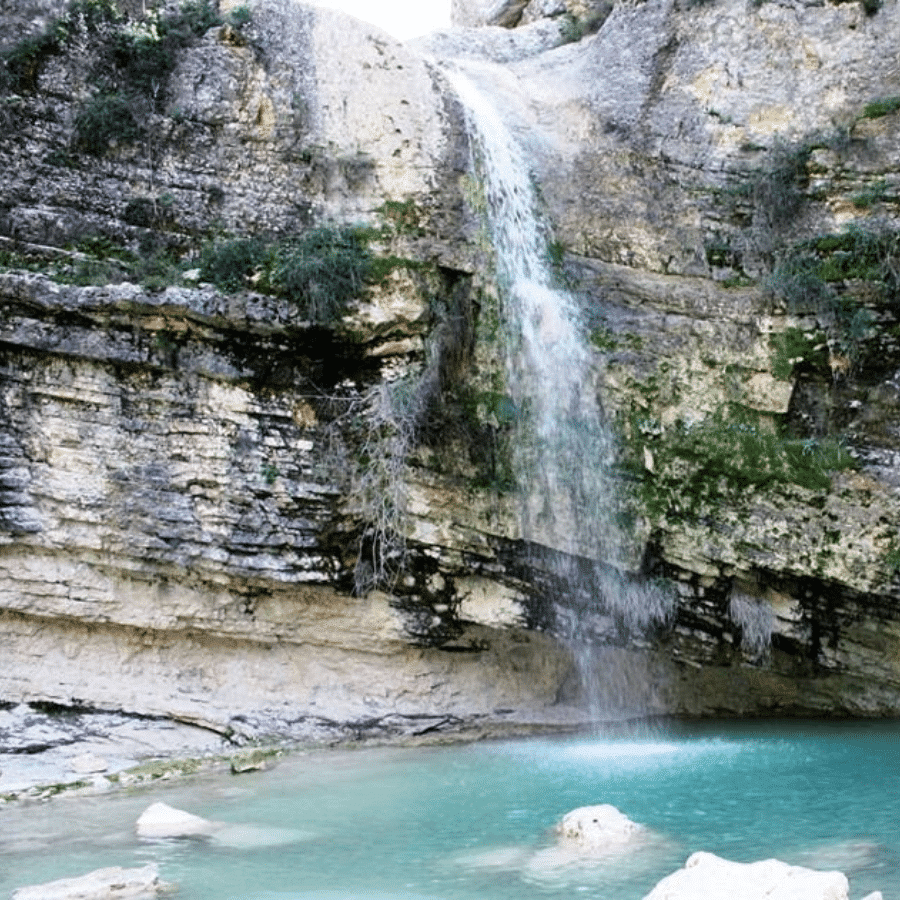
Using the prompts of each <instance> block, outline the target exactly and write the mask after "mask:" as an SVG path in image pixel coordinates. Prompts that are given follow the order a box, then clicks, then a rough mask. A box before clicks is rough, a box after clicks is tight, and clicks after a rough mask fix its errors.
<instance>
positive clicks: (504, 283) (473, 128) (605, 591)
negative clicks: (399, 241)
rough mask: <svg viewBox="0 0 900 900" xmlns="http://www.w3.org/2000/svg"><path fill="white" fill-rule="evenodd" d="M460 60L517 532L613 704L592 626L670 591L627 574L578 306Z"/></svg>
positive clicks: (533, 203) (604, 625)
mask: <svg viewBox="0 0 900 900" xmlns="http://www.w3.org/2000/svg"><path fill="white" fill-rule="evenodd" d="M463 65H465V64H464V63H461V62H459V61H457V62H456V63H455V64H454V65H453V67H451V68H450V69H448V71H447V76H448V78H449V80H450V82H451V84H452V86H453V88H454V90H455V91H456V93H457V95H458V97H459V98H460V100H461V101H462V103H463V106H464V108H465V110H466V115H467V121H468V127H469V132H470V139H471V143H472V146H473V148H474V153H473V157H474V158H473V161H472V166H473V170H474V172H475V173H476V180H477V181H478V183H479V184H480V187H481V193H483V200H484V209H485V216H486V219H487V227H488V232H489V240H490V244H491V247H492V249H493V255H494V265H495V269H496V278H497V285H498V289H499V295H500V313H499V319H500V322H501V331H502V337H503V345H504V350H505V377H506V384H507V390H508V392H509V395H510V398H511V405H512V407H513V409H514V410H515V413H516V431H515V437H514V440H513V468H514V472H515V479H516V485H517V490H518V492H519V495H520V497H521V503H522V533H523V537H524V538H525V540H526V541H528V542H532V543H533V545H534V546H535V547H536V548H537V547H543V548H550V550H551V551H559V552H558V553H551V554H546V553H544V554H543V559H542V560H541V563H542V564H543V565H545V566H549V568H550V570H551V574H552V575H553V576H554V579H555V582H556V583H557V584H559V585H560V588H559V592H558V593H559V597H558V601H559V602H558V603H557V619H558V628H557V631H558V632H559V633H561V635H562V636H564V637H566V638H567V639H568V640H569V642H570V644H571V646H572V647H573V650H574V652H575V655H576V658H577V660H578V662H579V668H580V670H581V676H582V682H583V684H584V689H585V693H586V695H587V699H588V702H589V703H590V704H591V705H592V706H593V707H595V708H594V710H593V712H594V714H595V716H596V717H601V716H604V715H609V714H610V713H614V712H615V711H613V710H608V709H603V708H602V704H601V703H600V701H599V697H600V696H601V695H605V696H609V694H610V692H609V691H604V690H601V687H600V685H599V684H597V683H596V682H597V679H602V678H612V677H614V676H615V673H611V672H598V671H597V666H596V661H595V660H596V657H595V641H596V639H597V637H598V636H605V637H607V638H608V637H610V635H613V636H616V635H617V636H619V637H620V638H621V636H622V635H623V634H624V635H625V636H626V637H630V636H632V635H637V634H641V633H643V632H644V631H645V630H646V629H647V628H648V627H650V626H652V625H654V624H656V623H659V622H661V621H664V620H665V619H666V618H667V617H668V616H669V615H670V613H671V610H672V607H673V603H674V595H673V594H672V592H671V591H670V590H668V589H666V588H665V587H664V586H662V585H659V584H649V583H646V582H644V581H642V580H641V579H640V578H638V577H635V576H634V575H629V574H626V573H627V570H628V569H629V568H633V566H634V561H633V560H632V561H629V556H630V555H632V554H631V551H630V549H629V547H630V541H629V540H628V536H627V535H626V534H624V533H623V532H622V530H621V529H620V527H619V525H618V515H617V514H618V510H619V503H618V497H617V486H616V480H615V478H614V477H613V474H612V469H613V464H614V459H615V452H616V448H615V439H614V437H613V435H612V433H611V431H610V429H609V427H608V426H607V424H606V422H605V417H604V414H603V410H602V409H601V406H600V403H599V401H598V393H597V383H596V378H595V375H594V370H593V365H592V350H591V348H590V345H589V342H588V336H587V328H586V327H585V324H584V322H583V315H582V310H581V308H580V304H579V301H578V298H576V297H575V296H574V295H573V294H572V293H571V292H570V291H568V290H566V289H565V287H564V286H563V285H562V284H560V281H561V278H560V276H559V275H558V274H557V273H556V272H555V271H554V266H553V264H552V262H551V257H552V254H551V249H550V248H551V236H550V234H549V232H548V229H547V228H546V226H545V225H544V222H543V219H542V217H541V215H540V211H539V210H540V204H539V202H538V197H537V192H536V190H535V187H534V184H533V180H532V175H531V171H530V167H529V164H528V159H527V156H526V154H525V152H524V150H523V148H522V146H521V145H520V143H519V142H518V141H517V140H516V139H515V138H514V136H513V135H512V133H511V132H510V130H509V128H508V127H507V125H506V123H505V122H504V120H503V118H502V117H501V115H500V114H499V113H498V111H497V107H496V106H495V104H494V103H493V102H492V100H491V99H490V98H489V97H488V95H487V94H486V93H485V87H484V85H489V84H490V83H491V79H490V77H489V75H488V77H485V76H484V74H483V73H482V77H481V78H480V83H479V84H478V85H477V86H476V82H475V80H474V77H475V74H474V72H478V71H479V70H478V69H477V67H476V68H475V70H474V72H473V73H472V74H470V73H469V72H466V71H463V70H462V69H461V68H460V67H461V66H463ZM469 65H470V66H471V65H472V64H471V63H470V64H469ZM541 563H539V565H540V564H541ZM626 705H627V703H626Z"/></svg>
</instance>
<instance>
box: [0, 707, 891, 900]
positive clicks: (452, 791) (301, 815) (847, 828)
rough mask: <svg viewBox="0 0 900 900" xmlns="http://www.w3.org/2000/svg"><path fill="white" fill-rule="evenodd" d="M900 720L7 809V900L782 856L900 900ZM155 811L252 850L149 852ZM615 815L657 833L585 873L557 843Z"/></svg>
mask: <svg viewBox="0 0 900 900" xmlns="http://www.w3.org/2000/svg"><path fill="white" fill-rule="evenodd" d="M898 741H900V724H898V723H895V722H866V723H823V722H804V721H792V722H753V723H739V722H735V723H724V724H723V723H710V724H681V725H671V726H668V727H661V726H659V727H655V728H653V729H648V728H646V727H644V728H642V729H637V730H634V731H631V732H622V731H620V732H618V733H615V734H609V735H607V736H597V735H594V736H582V737H568V738H562V737H560V738H539V739H522V740H515V741H498V742H482V743H477V744H469V745H455V746H449V747H431V748H369V749H352V750H350V749H348V750H325V751H316V752H310V753H306V754H303V755H300V756H296V757H291V758H287V759H285V760H284V761H282V762H281V763H280V764H279V765H278V766H277V767H276V768H274V769H273V770H271V771H268V772H262V773H256V774H252V775H246V776H240V777H230V776H219V777H217V778H214V777H199V778H195V779H191V780H189V781H185V782H182V783H175V784H167V785H166V784H160V785H158V786H156V787H153V788H144V789H140V790H137V789H135V790H133V791H132V792H120V793H118V794H116V795H114V796H111V797H97V798H87V799H86V798H77V799H76V798H65V797H62V798H57V799H56V800H54V801H52V802H50V803H48V804H32V805H13V806H8V807H6V808H3V809H0V897H6V896H8V893H9V892H10V891H11V890H12V889H14V888H15V887H18V886H22V885H25V884H34V883H41V882H44V881H47V880H49V879H52V878H58V877H65V876H73V875H80V874H83V873H85V872H88V871H91V870H93V869H95V868H98V867H101V866H109V865H126V866H131V865H143V864H146V863H147V862H156V863H158V864H159V867H160V871H161V875H162V876H163V877H164V878H166V879H168V880H170V881H177V882H179V883H180V885H181V889H180V892H179V893H178V895H177V896H178V897H179V898H180V900H275V898H278V900H311V898H317V900H324V898H329V900H331V898H334V900H380V898H385V900H386V898H404V900H418V898H432V900H572V898H573V897H576V896H587V897H592V898H595V900H640V898H642V897H644V896H645V894H646V893H647V892H649V890H650V889H651V888H652V887H653V886H654V885H655V884H656V883H657V882H658V881H659V879H661V878H663V877H664V876H665V875H667V874H668V873H670V872H672V871H674V870H676V869H677V868H680V867H681V865H683V863H684V860H685V859H686V858H687V857H688V856H689V855H690V853H692V852H694V851H696V850H707V851H711V852H714V853H717V854H719V855H721V856H724V857H726V858H730V859H734V860H738V861H744V862H749V861H753V860H757V859H764V858H769V857H776V858H779V859H782V860H785V861H786V862H791V863H795V864H802V865H807V866H809V867H813V868H818V869H839V870H841V871H844V872H845V874H847V875H848V877H849V878H850V883H851V894H850V896H851V898H852V900H859V898H860V897H863V896H865V894H866V893H868V892H870V891H873V890H876V889H880V890H882V891H883V892H884V896H885V897H886V898H888V900H890V898H892V897H894V898H896V897H900V832H898V829H897V825H896V823H897V821H898V820H900V770H898V767H897V766H896V748H897V746H898ZM155 800H163V801H164V802H167V803H169V804H171V805H173V806H176V807H180V808H183V809H187V810H189V811H190V812H193V813H196V814H199V815H203V816H206V817H207V818H210V819H215V820H219V821H223V822H227V823H231V824H233V825H250V826H254V827H255V829H256V830H247V829H245V830H244V831H243V832H242V831H238V832H237V834H239V835H240V834H242V833H244V834H249V835H250V839H244V840H226V841H224V842H219V843H211V842H209V841H207V840H203V839H188V840H185V839H182V840H147V839H144V840H140V839H138V838H136V837H135V831H134V823H135V821H136V819H137V817H138V816H139V815H140V813H141V812H142V811H143V810H144V809H145V808H146V807H147V806H148V805H149V804H150V803H151V802H154V801H155ZM593 803H612V804H614V805H615V806H617V807H618V808H619V809H621V810H622V811H623V812H624V813H626V814H627V815H628V816H629V817H630V818H632V819H633V820H635V821H637V822H640V823H642V824H643V825H645V826H646V827H647V828H648V829H650V835H651V839H650V840H648V841H647V843H646V845H645V846H644V847H643V848H642V849H640V850H638V851H636V852H633V853H629V854H626V855H624V856H623V857H621V858H615V857H614V858H611V859H606V860H602V859H601V860H598V859H591V858H590V857H586V858H582V859H579V858H566V857H565V856H561V855H560V854H559V853H558V852H557V851H556V849H555V845H554V840H555V839H554V836H553V834H552V831H551V829H552V826H553V825H554V823H555V822H557V821H558V820H559V818H560V817H561V816H562V815H563V814H564V813H565V812H567V811H568V810H570V809H573V808H575V807H578V806H582V805H587V804H593Z"/></svg>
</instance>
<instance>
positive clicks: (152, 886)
mask: <svg viewBox="0 0 900 900" xmlns="http://www.w3.org/2000/svg"><path fill="white" fill-rule="evenodd" d="M172 889H173V885H171V884H168V883H166V882H164V881H160V880H159V870H158V869H157V867H156V866H155V865H154V864H152V863H151V864H150V865H147V866H143V867H142V868H139V869H123V868H120V867H115V868H110V869H97V870H96V871H95V872H89V873H88V874H87V875H82V876H81V877H79V878H61V879H59V880H58V881H49V882H47V883H46V884H35V885H31V886H30V887H23V888H19V890H17V891H14V892H13V895H12V900H120V898H122V900H124V898H126V897H153V896H155V895H157V894H160V893H164V892H165V893H168V892H170V891H171V890H172Z"/></svg>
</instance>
